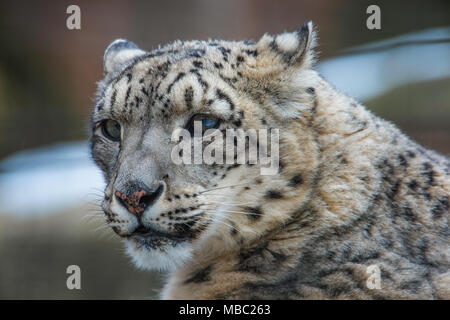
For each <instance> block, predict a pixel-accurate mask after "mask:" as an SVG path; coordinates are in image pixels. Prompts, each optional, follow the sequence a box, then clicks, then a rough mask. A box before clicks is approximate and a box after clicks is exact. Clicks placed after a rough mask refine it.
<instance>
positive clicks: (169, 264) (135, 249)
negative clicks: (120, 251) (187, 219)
mask: <svg viewBox="0 0 450 320" xmlns="http://www.w3.org/2000/svg"><path fill="white" fill-rule="evenodd" d="M124 243H125V248H126V253H127V255H128V256H130V257H131V259H132V261H133V263H134V264H135V265H136V267H137V268H139V269H143V270H158V271H174V270H176V269H177V268H179V267H181V266H183V265H184V264H185V263H186V262H187V261H188V260H190V258H191V256H192V248H191V245H190V244H189V242H187V241H186V242H182V243H177V244H176V245H172V244H163V245H161V246H160V247H156V248H148V247H146V246H142V245H139V244H138V243H137V242H136V241H134V240H132V239H127V240H125V241H124Z"/></svg>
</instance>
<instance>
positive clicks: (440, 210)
mask: <svg viewBox="0 0 450 320" xmlns="http://www.w3.org/2000/svg"><path fill="white" fill-rule="evenodd" d="M448 209H449V205H448V197H446V196H445V197H442V198H441V199H439V201H438V203H437V204H436V205H435V206H434V207H433V209H432V210H431V215H432V217H433V218H434V219H438V218H440V217H442V216H443V215H444V213H448Z"/></svg>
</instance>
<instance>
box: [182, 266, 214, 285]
mask: <svg viewBox="0 0 450 320" xmlns="http://www.w3.org/2000/svg"><path fill="white" fill-rule="evenodd" d="M211 270H212V266H207V267H205V268H203V269H200V270H197V271H195V272H193V273H191V275H190V277H189V278H187V279H186V280H185V281H184V283H185V284H188V283H202V282H207V281H209V280H211Z"/></svg>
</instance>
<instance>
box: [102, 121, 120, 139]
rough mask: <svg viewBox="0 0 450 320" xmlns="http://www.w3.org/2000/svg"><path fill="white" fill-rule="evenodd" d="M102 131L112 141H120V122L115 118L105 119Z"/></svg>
mask: <svg viewBox="0 0 450 320" xmlns="http://www.w3.org/2000/svg"><path fill="white" fill-rule="evenodd" d="M102 133H103V135H104V136H105V137H107V138H108V139H110V140H112V141H119V140H120V124H119V123H118V122H117V121H115V120H105V121H103V122H102Z"/></svg>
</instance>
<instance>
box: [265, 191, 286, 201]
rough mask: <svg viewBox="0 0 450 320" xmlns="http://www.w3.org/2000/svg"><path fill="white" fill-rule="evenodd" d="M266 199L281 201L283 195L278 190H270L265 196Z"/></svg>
mask: <svg viewBox="0 0 450 320" xmlns="http://www.w3.org/2000/svg"><path fill="white" fill-rule="evenodd" d="M264 197H265V198H266V199H281V198H283V195H282V194H281V192H280V191H278V190H269V191H267V192H266V194H265V195H264Z"/></svg>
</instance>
